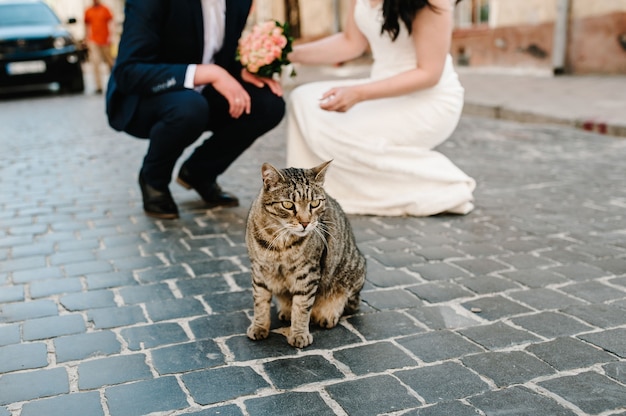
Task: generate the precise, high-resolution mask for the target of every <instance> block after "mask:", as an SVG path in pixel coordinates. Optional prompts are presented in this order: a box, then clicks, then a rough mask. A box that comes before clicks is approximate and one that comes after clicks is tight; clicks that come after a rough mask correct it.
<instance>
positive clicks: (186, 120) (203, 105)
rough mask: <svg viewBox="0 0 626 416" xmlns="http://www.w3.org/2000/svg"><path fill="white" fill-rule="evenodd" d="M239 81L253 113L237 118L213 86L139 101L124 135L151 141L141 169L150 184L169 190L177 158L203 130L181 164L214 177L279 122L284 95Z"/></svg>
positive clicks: (199, 174)
mask: <svg viewBox="0 0 626 416" xmlns="http://www.w3.org/2000/svg"><path fill="white" fill-rule="evenodd" d="M243 85H244V88H245V89H246V91H247V92H248V94H249V95H250V98H251V112H250V114H243V115H242V116H241V117H240V118H238V119H234V118H232V117H231V116H230V115H229V114H228V102H227V101H226V99H225V98H224V97H223V96H221V95H220V94H219V93H218V92H217V91H215V89H214V88H213V87H212V86H207V87H205V88H204V90H203V91H202V93H201V94H199V93H198V92H196V91H193V90H183V91H173V92H166V93H162V94H157V95H153V96H147V97H143V98H142V99H141V102H140V103H139V106H138V108H137V111H136V114H135V115H134V116H133V119H132V120H131V122H130V124H129V125H128V127H127V129H126V133H128V134H130V135H132V136H135V137H138V138H147V139H149V140H150V144H149V147H148V151H147V153H146V155H145V157H144V160H143V166H142V168H141V169H142V173H143V176H144V179H145V181H146V182H147V183H148V184H149V185H151V186H152V187H154V188H156V189H160V190H165V189H167V187H168V184H169V183H170V181H171V179H172V171H173V170H174V166H175V165H176V162H177V160H178V158H179V157H180V156H181V154H182V153H183V152H184V150H185V148H187V147H188V146H190V145H192V144H193V143H194V142H195V141H196V140H198V138H199V137H200V136H201V135H202V134H203V133H204V132H206V131H211V132H212V135H211V136H210V137H209V138H208V139H206V140H205V141H204V142H203V143H202V144H200V145H199V146H198V147H196V149H195V150H194V152H193V153H192V154H191V156H190V157H189V159H187V161H185V166H186V167H187V168H188V169H189V171H190V173H191V174H192V175H193V176H194V177H197V178H205V179H203V181H204V180H206V181H213V180H215V179H216V178H217V176H218V175H220V174H222V173H223V172H224V171H225V170H226V169H227V168H228V166H230V164H231V163H232V162H233V161H234V160H235V159H237V157H239V155H241V154H242V153H243V152H244V151H245V150H246V149H247V148H248V147H249V146H250V145H251V144H252V143H253V142H254V141H255V140H256V139H257V138H258V137H260V136H262V135H263V134H265V133H266V132H268V131H269V130H271V129H273V128H274V127H276V125H278V123H280V121H281V120H282V118H283V116H284V114H285V102H284V100H283V99H282V97H278V96H276V95H274V94H273V93H272V92H271V91H270V89H269V88H267V87H264V88H257V87H255V86H253V85H251V84H247V83H244V84H243Z"/></svg>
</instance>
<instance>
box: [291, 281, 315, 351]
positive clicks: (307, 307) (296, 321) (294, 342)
mask: <svg viewBox="0 0 626 416" xmlns="http://www.w3.org/2000/svg"><path fill="white" fill-rule="evenodd" d="M314 301H315V293H313V294H312V297H311V296H308V295H295V296H294V297H293V302H292V305H291V330H290V332H289V336H288V337H287V342H288V343H289V345H291V346H293V347H296V348H304V347H307V346H309V345H311V343H312V342H313V335H311V333H310V332H309V322H310V320H311V307H312V306H313V302H314Z"/></svg>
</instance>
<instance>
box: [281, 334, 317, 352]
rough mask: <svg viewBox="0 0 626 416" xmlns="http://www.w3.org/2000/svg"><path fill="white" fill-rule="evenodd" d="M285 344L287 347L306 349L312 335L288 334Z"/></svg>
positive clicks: (311, 340) (311, 339)
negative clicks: (286, 343)
mask: <svg viewBox="0 0 626 416" xmlns="http://www.w3.org/2000/svg"><path fill="white" fill-rule="evenodd" d="M287 342H288V343H289V345H291V346H292V347H296V348H304V347H308V346H309V345H311V343H312V342H313V335H311V334H310V333H308V332H307V333H306V334H295V335H292V334H289V336H288V337H287Z"/></svg>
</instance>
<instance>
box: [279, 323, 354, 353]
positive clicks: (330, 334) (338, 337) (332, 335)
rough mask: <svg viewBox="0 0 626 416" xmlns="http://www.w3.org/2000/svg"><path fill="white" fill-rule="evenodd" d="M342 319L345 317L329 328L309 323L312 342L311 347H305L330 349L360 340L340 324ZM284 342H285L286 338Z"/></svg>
mask: <svg viewBox="0 0 626 416" xmlns="http://www.w3.org/2000/svg"><path fill="white" fill-rule="evenodd" d="M344 320H345V318H342V319H341V320H340V321H339V325H337V326H336V327H334V328H330V329H328V328H321V327H319V326H317V325H311V326H310V331H311V335H313V344H312V345H311V347H307V348H308V349H320V350H331V349H335V348H339V347H342V346H344V345H350V344H354V343H357V342H361V338H359V337H358V336H357V335H356V334H354V333H353V332H351V331H350V330H349V329H347V328H346V327H345V326H343V325H342V322H344ZM285 342H287V341H286V339H285Z"/></svg>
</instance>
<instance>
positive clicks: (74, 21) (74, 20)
mask: <svg viewBox="0 0 626 416" xmlns="http://www.w3.org/2000/svg"><path fill="white" fill-rule="evenodd" d="M67 23H68V24H70V25H73V24H74V23H76V18H74V17H70V18H69V19H67Z"/></svg>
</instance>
